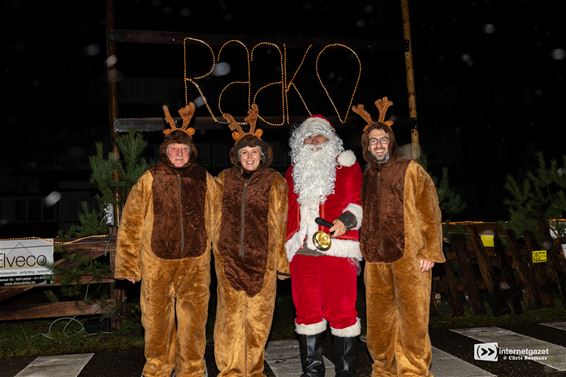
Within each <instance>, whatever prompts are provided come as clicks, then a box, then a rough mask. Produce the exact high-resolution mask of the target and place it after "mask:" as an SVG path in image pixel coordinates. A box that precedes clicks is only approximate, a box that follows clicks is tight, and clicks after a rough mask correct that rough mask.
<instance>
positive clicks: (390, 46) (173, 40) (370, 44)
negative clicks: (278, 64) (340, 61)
mask: <svg viewBox="0 0 566 377" xmlns="http://www.w3.org/2000/svg"><path fill="white" fill-rule="evenodd" d="M186 37H191V38H195V39H200V40H203V41H205V42H206V43H208V44H209V45H211V46H214V47H220V46H222V45H223V44H224V43H226V42H227V41H230V40H233V39H237V40H240V41H242V42H244V43H246V44H250V45H254V44H257V43H260V42H265V41H269V42H271V43H275V44H277V45H279V46H282V45H285V46H287V48H306V47H307V46H308V45H310V44H312V45H313V47H324V46H326V45H328V44H331V43H342V44H345V45H347V46H349V47H351V48H353V49H354V50H356V51H396V52H402V51H405V42H404V41H402V40H400V39H399V40H389V39H376V38H371V39H369V38H339V37H337V38H318V37H313V38H309V37H308V36H302V37H285V36H265V35H262V36H259V37H258V35H257V34H256V35H245V34H207V33H186V32H174V31H153V30H129V29H113V30H111V31H110V33H109V37H108V40H109V41H111V42H115V43H143V44H173V45H175V44H181V45H182V44H183V41H184V39H185V38H186Z"/></svg>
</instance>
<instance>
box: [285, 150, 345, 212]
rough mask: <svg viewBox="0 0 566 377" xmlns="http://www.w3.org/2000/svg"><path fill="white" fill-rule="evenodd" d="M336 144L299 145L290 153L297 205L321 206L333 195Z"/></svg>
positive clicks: (336, 153)
mask: <svg viewBox="0 0 566 377" xmlns="http://www.w3.org/2000/svg"><path fill="white" fill-rule="evenodd" d="M339 153H340V146H339V145H337V143H333V142H331V141H327V142H326V143H324V144H319V145H308V144H306V145H301V146H300V147H299V148H297V149H296V150H293V151H292V154H291V158H292V161H293V182H294V186H295V193H297V195H298V201H299V204H301V205H304V204H311V205H312V204H315V203H316V204H317V205H318V204H322V203H324V201H325V200H326V197H327V196H328V195H330V194H333V193H334V182H335V180H336V164H337V162H336V157H337V156H338V154H339Z"/></svg>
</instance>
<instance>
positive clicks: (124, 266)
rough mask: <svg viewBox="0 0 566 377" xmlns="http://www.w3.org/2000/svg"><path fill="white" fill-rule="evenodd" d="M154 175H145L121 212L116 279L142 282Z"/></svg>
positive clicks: (131, 192)
mask: <svg viewBox="0 0 566 377" xmlns="http://www.w3.org/2000/svg"><path fill="white" fill-rule="evenodd" d="M152 182H153V177H152V175H151V173H149V172H145V173H144V174H143V175H142V176H141V177H140V178H139V179H138V181H137V183H136V184H135V185H134V186H133V187H132V189H131V190H130V193H129V195H128V199H127V200H126V205H125V206H124V210H123V212H122V217H121V221H120V227H119V228H118V240H117V244H116V258H115V268H114V277H115V278H116V279H135V280H136V281H139V280H141V278H142V276H141V249H142V242H143V234H144V232H147V231H151V229H146V224H147V221H146V220H147V216H149V214H148V213H147V207H148V204H149V203H150V202H151V200H152V192H151V184H152Z"/></svg>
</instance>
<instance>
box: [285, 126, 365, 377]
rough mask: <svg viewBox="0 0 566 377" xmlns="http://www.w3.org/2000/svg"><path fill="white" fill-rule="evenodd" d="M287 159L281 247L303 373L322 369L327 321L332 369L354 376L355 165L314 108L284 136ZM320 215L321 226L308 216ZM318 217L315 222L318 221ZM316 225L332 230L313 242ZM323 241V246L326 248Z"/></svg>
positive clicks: (358, 177) (358, 179) (358, 216)
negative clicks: (286, 199) (320, 242)
mask: <svg viewBox="0 0 566 377" xmlns="http://www.w3.org/2000/svg"><path fill="white" fill-rule="evenodd" d="M289 145H290V147H291V159H292V165H291V166H290V167H289V169H288V170H287V172H286V174H285V179H286V180H287V184H288V185H289V195H288V196H289V211H288V219H287V237H286V242H285V249H286V252H287V257H288V259H289V261H290V271H291V289H292V296H293V303H294V305H295V312H296V318H295V331H296V332H297V334H298V337H299V345H300V353H301V364H302V368H303V374H302V376H303V377H315V376H324V374H325V368H324V363H323V359H322V341H323V337H324V333H325V332H326V329H327V323H328V324H329V325H330V331H331V333H332V335H333V342H334V351H335V369H336V376H338V377H345V376H354V371H353V368H354V361H355V359H356V353H357V341H358V336H359V335H360V320H359V318H358V316H357V311H356V299H357V275H358V270H359V261H360V260H361V259H362V257H361V253H360V248H359V242H358V229H359V227H360V225H361V223H362V208H361V184H362V171H361V168H360V165H359V164H358V163H357V162H356V157H355V155H354V153H353V152H352V151H344V147H343V146H342V140H341V139H340V138H339V137H338V135H337V134H336V132H335V130H334V128H333V127H332V125H331V124H330V122H329V121H328V120H327V119H325V118H324V117H323V116H321V115H313V116H311V117H309V118H307V119H306V120H305V121H304V122H303V123H302V124H301V125H299V126H298V127H297V128H296V129H295V130H294V131H293V132H292V135H291V138H290V141H289ZM317 218H322V219H323V220H326V224H327V226H324V225H317V222H315V220H316V219H317ZM319 223H322V222H320V220H319ZM318 231H325V232H327V233H330V234H331V235H332V238H331V245H328V244H326V245H325V247H322V248H321V249H324V251H320V250H319V249H317V246H319V247H321V245H317V244H315V243H314V241H316V238H315V239H314V240H313V236H315V234H320V233H317V232H318ZM328 246H330V247H329V248H328Z"/></svg>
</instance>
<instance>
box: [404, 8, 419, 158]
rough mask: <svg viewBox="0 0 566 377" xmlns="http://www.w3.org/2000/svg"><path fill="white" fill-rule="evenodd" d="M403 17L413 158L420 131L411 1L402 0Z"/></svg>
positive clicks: (416, 151) (417, 152)
mask: <svg viewBox="0 0 566 377" xmlns="http://www.w3.org/2000/svg"><path fill="white" fill-rule="evenodd" d="M401 12H402V15H403V38H404V39H405V71H406V75H407V93H408V96H409V117H410V121H411V126H412V128H411V154H412V157H413V158H415V159H416V158H418V157H419V155H420V146H419V131H418V129H417V101H416V97H415V78H414V72H413V52H412V45H411V21H410V17H409V0H401Z"/></svg>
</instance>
